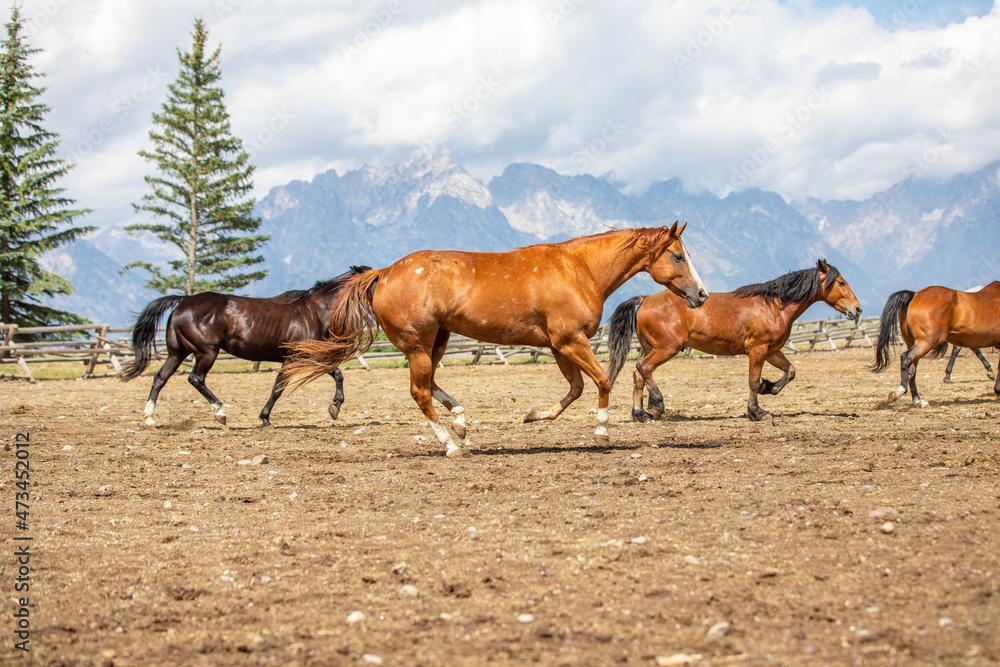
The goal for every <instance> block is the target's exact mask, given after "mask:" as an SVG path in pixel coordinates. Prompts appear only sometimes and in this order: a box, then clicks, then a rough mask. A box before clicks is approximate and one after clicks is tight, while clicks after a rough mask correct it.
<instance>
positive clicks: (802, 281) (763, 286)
mask: <svg viewBox="0 0 1000 667" xmlns="http://www.w3.org/2000/svg"><path fill="white" fill-rule="evenodd" d="M829 266H830V271H829V273H827V275H826V285H825V286H826V287H827V288H829V287H831V286H832V285H833V283H834V281H836V280H837V278H838V277H840V271H838V270H837V267H835V266H832V265H829ZM820 287H821V285H820V273H819V268H818V267H817V268H813V269H802V270H801V271H792V272H790V273H786V274H785V275H783V276H780V277H778V278H775V279H774V280H769V281H767V282H766V283H755V284H753V285H744V286H743V287H740V288H738V289H736V290H735V291H734V292H733V294H734V295H735V296H740V297H749V296H759V297H760V298H762V299H764V301H766V302H767V303H773V302H774V301H775V300H780V301H784V302H785V303H802V302H803V301H807V300H808V299H811V298H812V297H813V296H814V295H815V294H816V293H817V292H818V291H819V289H820Z"/></svg>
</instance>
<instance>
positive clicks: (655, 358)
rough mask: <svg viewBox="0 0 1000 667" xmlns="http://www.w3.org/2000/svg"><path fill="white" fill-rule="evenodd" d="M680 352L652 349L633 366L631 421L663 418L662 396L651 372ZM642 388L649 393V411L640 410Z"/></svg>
mask: <svg viewBox="0 0 1000 667" xmlns="http://www.w3.org/2000/svg"><path fill="white" fill-rule="evenodd" d="M679 351H680V350H664V349H659V348H655V347H654V348H653V349H652V350H650V351H649V352H647V353H646V356H644V357H643V358H642V359H640V360H639V361H637V362H636V364H635V374H634V375H633V380H634V384H635V386H634V390H633V393H632V421H637V422H647V421H649V420H651V419H652V420H658V419H660V418H662V417H663V413H664V411H665V410H666V408H665V407H664V405H663V394H662V393H661V392H660V388H659V387H658V386H657V385H656V381H655V380H654V379H653V371H655V370H656V369H657V368H658V367H659V366H661V365H663V364H665V363H667V362H668V361H670V360H671V359H673V358H674V357H675V356H676V355H677V353H678V352H679ZM643 388H645V389H647V390H648V391H649V411H648V412H647V411H646V410H643V408H642V393H643Z"/></svg>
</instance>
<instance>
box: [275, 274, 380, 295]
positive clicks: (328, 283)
mask: <svg viewBox="0 0 1000 667" xmlns="http://www.w3.org/2000/svg"><path fill="white" fill-rule="evenodd" d="M365 271H371V267H370V266H352V267H351V268H350V270H349V271H345V272H344V273H341V274H340V275H339V276H337V277H336V278H330V279H329V280H320V281H318V282H317V283H316V284H315V285H313V286H312V287H310V288H309V289H300V290H289V291H287V292H282V293H281V294H279V295H278V296H276V297H274V299H275V300H276V301H278V302H280V303H295V302H296V301H304V300H305V299H308V298H309V297H311V296H312V295H313V294H316V293H317V292H322V291H323V290H326V289H330V288H336V287H339V285H340V283H342V282H343V281H344V279H345V278H348V277H350V276H353V275H357V274H359V273H364V272H365Z"/></svg>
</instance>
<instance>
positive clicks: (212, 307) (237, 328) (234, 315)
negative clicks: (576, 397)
mask: <svg viewBox="0 0 1000 667" xmlns="http://www.w3.org/2000/svg"><path fill="white" fill-rule="evenodd" d="M368 270H370V269H369V267H367V266H361V267H356V266H355V267H351V270H350V271H348V272H347V273H344V274H343V275H340V276H337V277H336V278H334V279H333V280H328V281H326V282H318V283H316V284H315V285H314V286H313V287H312V288H310V289H307V290H297V291H291V292H285V293H284V294H279V295H278V296H274V297H271V298H269V299H257V298H253V297H248V296H232V295H230V294H219V293H218V292H201V293H199V294H192V295H191V296H178V295H170V296H164V297H160V298H159V299H156V300H154V301H151V302H150V303H149V305H147V306H146V308H145V309H143V311H142V314H140V315H139V318H138V320H137V321H136V323H135V327H134V328H133V330H132V348H133V350H134V352H135V360H134V361H133V362H132V363H131V364H129V365H128V366H126V367H125V368H124V369H123V370H122V374H121V378H122V380H125V381H128V380H131V379H132V378H135V377H138V376H139V375H141V374H142V372H143V371H144V370H145V369H146V367H147V366H149V363H150V361H152V349H153V339H154V338H155V337H156V326H157V323H158V322H159V321H160V318H161V317H162V316H163V315H164V313H166V312H167V311H169V310H170V309H172V308H173V309H174V311H173V313H172V314H171V315H170V319H169V320H168V321H167V333H166V343H167V355H168V356H167V360H166V361H164V362H163V366H161V367H160V370H159V371H158V372H157V373H156V377H155V378H153V387H152V389H150V390H149V400H148V401H146V410H145V411H144V413H143V415H144V416H145V419H146V428H148V429H155V428H156V423H155V422H154V421H153V410H155V409H156V397H157V396H158V395H159V393H160V390H161V389H163V385H165V384H166V383H167V380H169V379H170V376H171V375H173V374H174V372H175V371H176V370H177V369H178V368H179V367H180V365H181V362H183V361H184V360H185V359H187V357H188V356H189V355H191V354H193V355H194V357H195V362H194V368H193V369H192V371H191V374H190V375H189V376H188V382H190V383H191V384H192V385H194V388H195V389H197V390H198V392H199V393H200V394H201V395H202V396H204V397H205V398H206V399H207V400H208V402H209V405H211V406H212V409H213V410H214V411H215V419H216V420H217V421H218V422H219V423H222V424H225V423H226V412H225V410H224V409H223V407H222V401H220V400H219V399H218V398H217V397H216V396H215V394H213V393H212V392H211V390H210V389H209V388H208V387H207V386H205V376H206V375H207V374H208V371H209V370H211V368H212V364H214V363H215V358H216V356H218V354H219V352H220V351H223V350H224V351H226V352H228V353H229V354H231V355H233V356H235V357H239V358H241V359H248V360H250V361H274V362H278V363H281V364H285V363H287V359H286V357H287V354H288V352H287V350H286V349H285V347H284V346H285V345H286V344H287V343H294V342H298V341H302V340H311V339H316V338H324V337H326V336H328V335H329V331H328V328H329V326H330V308H331V306H333V302H334V301H335V300H336V298H337V295H338V294H339V293H340V290H341V288H342V287H343V286H344V283H345V280H346V279H347V278H348V277H349V276H354V275H358V274H362V273H364V272H365V271H368ZM331 375H333V379H334V380H335V381H336V382H337V392H336V394H335V395H334V398H333V402H332V403H331V404H330V407H329V411H330V416H331V417H333V418H334V419H336V418H337V415H338V414H339V412H340V406H341V405H342V404H343V402H344V376H343V373H341V371H340V369H337V371H336V373H331ZM280 379H281V376H280V375H279V376H278V377H276V378H275V380H274V387H273V388H272V389H271V396H270V398H268V399H267V404H265V405H264V409H263V410H261V412H260V420H261V422H262V423H261V427H268V426H270V425H271V421H270V417H271V408H273V407H274V403H275V402H276V401H277V400H278V398H279V397H280V396H281V393H282V390H283V389H284V384H283V383H282V382H280Z"/></svg>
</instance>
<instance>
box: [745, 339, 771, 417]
mask: <svg viewBox="0 0 1000 667" xmlns="http://www.w3.org/2000/svg"><path fill="white" fill-rule="evenodd" d="M748 356H749V357H750V373H749V378H748V385H749V387H750V398H749V399H748V400H747V416H748V417H750V421H754V422H757V421H760V420H761V419H763V418H764V416H765V415H766V414H767V411H766V410H762V409H761V407H760V406H759V405H758V404H757V394H758V393H760V388H761V380H760V374H761V371H762V370H763V368H764V358H765V357H766V356H767V346H764V345H762V346H759V347H755V348H751V349H750V351H749V353H748Z"/></svg>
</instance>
